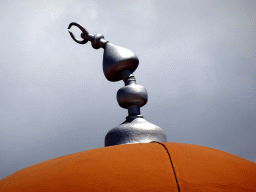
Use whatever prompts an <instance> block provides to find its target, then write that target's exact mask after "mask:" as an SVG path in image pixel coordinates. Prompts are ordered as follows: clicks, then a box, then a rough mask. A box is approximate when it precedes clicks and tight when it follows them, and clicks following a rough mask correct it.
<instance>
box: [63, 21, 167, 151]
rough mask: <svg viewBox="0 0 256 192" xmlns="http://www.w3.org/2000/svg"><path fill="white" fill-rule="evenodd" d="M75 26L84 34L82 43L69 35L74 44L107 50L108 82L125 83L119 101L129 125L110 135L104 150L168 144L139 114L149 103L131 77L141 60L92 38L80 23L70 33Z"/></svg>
mask: <svg viewBox="0 0 256 192" xmlns="http://www.w3.org/2000/svg"><path fill="white" fill-rule="evenodd" d="M73 25H75V26H77V27H78V28H79V29H80V30H81V31H82V34H81V38H82V39H83V40H79V39H76V38H75V37H74V35H73V34H72V32H70V31H69V33H70V35H71V37H72V39H73V40H74V41H75V42H77V43H79V44H85V43H87V42H88V41H91V43H92V47H93V48H94V49H99V48H103V49H104V56H103V71H104V75H105V77H106V78H107V79H108V80H109V81H119V80H123V81H124V83H125V86H124V87H122V88H121V89H119V90H118V92H117V101H118V104H119V106H120V107H122V108H125V109H128V116H127V117H126V121H124V122H123V123H122V124H120V125H118V126H117V127H115V128H113V129H111V130H110V131H109V132H108V133H107V135H106V137H105V146H112V145H120V144H127V143H149V142H152V141H159V142H166V135H165V133H164V131H163V130H162V129H161V128H160V127H158V126H156V125H154V124H152V123H150V122H148V121H146V120H145V119H144V118H143V116H142V115H141V113H140V107H142V106H144V105H145V104H146V103H147V100H148V94H147V91H146V89H145V88H144V87H143V86H141V85H137V84H136V79H135V77H134V75H133V74H132V73H133V72H134V71H135V70H136V68H137V67H138V65H139V59H138V57H137V56H136V55H135V54H134V53H133V52H132V51H130V50H128V49H126V48H123V47H119V46H116V45H113V44H111V43H109V42H108V41H105V40H104V36H103V35H101V34H97V35H92V34H90V33H88V32H87V30H86V29H84V28H83V27H82V26H81V25H80V24H78V23H74V22H72V23H70V24H69V27H68V29H70V28H71V27H72V26H73Z"/></svg>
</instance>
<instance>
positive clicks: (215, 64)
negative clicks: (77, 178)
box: [0, 0, 256, 179]
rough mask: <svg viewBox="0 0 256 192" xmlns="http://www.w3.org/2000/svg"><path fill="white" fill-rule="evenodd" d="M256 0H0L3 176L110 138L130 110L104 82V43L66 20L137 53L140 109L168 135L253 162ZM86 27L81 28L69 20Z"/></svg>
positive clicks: (0, 165)
mask: <svg viewBox="0 0 256 192" xmlns="http://www.w3.org/2000/svg"><path fill="white" fill-rule="evenodd" d="M255 10H256V2H255V1H235V0H234V1H217V0H202V1H178V0H177V1H149V0H147V1H106V0H104V1H103V0H102V1H95V0H94V1H89V0H86V1H78V0H72V1H71V0H70V1H63V0H61V1H39V0H38V1H37V0H36V1H35V0H31V1H7V0H3V1H1V2H0V23H1V25H0V42H1V46H0V61H1V62H0V90H1V99H0V109H1V110H0V122H1V124H0V179H1V178H3V177H5V176H7V175H9V174H11V173H13V172H15V171H17V170H19V169H22V168H24V167H27V166H30V165H33V164H36V163H39V162H42V161H45V160H48V159H52V158H54V157H58V156H62V155H66V154H71V153H75V152H79V151H83V150H88V149H92V148H98V147H103V145H104V137H105V135H106V133H107V132H108V130H110V129H111V128H113V127H115V126H117V125H118V124H120V123H122V122H123V121H124V120H125V117H126V116H127V110H125V109H122V108H120V107H119V106H118V103H117V101H116V92H117V91H118V89H119V88H121V87H123V86H124V85H123V82H121V81H120V82H116V83H112V82H109V81H107V79H106V78H105V77H104V74H103V71H102V55H103V49H100V50H95V49H93V48H92V47H91V45H90V44H89V43H88V44H86V45H79V44H77V43H75V42H74V41H73V40H72V39H71V37H70V36H69V33H68V31H67V27H68V25H69V23H70V22H79V23H81V24H82V25H83V26H84V27H85V28H86V29H87V30H88V31H89V32H90V33H93V34H96V33H101V34H103V35H104V36H105V39H106V40H108V41H110V42H111V43H113V44H116V45H118V46H122V47H125V48H128V49H130V50H131V51H133V52H134V53H135V54H136V55H137V56H138V57H139V59H140V65H139V67H138V68H137V70H136V71H135V72H134V75H135V77H136V79H137V83H138V84H139V85H143V86H144V87H145V88H146V89H147V91H148V97H149V100H148V103H147V104H146V105H145V106H144V107H142V108H141V112H142V115H143V116H144V118H145V119H146V120H148V121H149V122H152V123H154V124H156V125H158V126H160V127H161V128H163V129H164V130H165V132H166V134H167V140H168V142H179V143H190V144H196V145H202V146H207V147H211V148H215V149H219V150H223V151H226V152H229V153H232V154H234V155H237V156H240V157H243V158H246V159H248V160H251V161H253V162H256V152H255V149H256V127H255V125H256V118H255V114H256V94H255V91H256V90H255V88H256V83H255V82H256V79H255V77H256V37H255V31H256V22H255V19H256V12H255ZM72 31H73V32H74V33H75V34H76V35H79V31H78V30H76V29H75V27H74V29H73V28H72Z"/></svg>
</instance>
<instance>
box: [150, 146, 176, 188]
mask: <svg viewBox="0 0 256 192" xmlns="http://www.w3.org/2000/svg"><path fill="white" fill-rule="evenodd" d="M151 143H158V144H159V145H162V146H163V147H164V149H165V150H166V152H167V154H168V156H169V159H170V162H171V165H172V169H173V173H174V177H175V180H176V183H177V187H178V191H179V192H180V186H179V183H178V178H177V175H176V172H175V169H174V166H173V163H172V158H171V155H170V153H169V151H168V149H167V148H166V146H165V145H164V144H163V143H161V142H158V141H152V142H151Z"/></svg>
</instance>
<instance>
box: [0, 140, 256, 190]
mask: <svg viewBox="0 0 256 192" xmlns="http://www.w3.org/2000/svg"><path fill="white" fill-rule="evenodd" d="M255 181H256V164H255V163H253V162H250V161H248V160H245V159H242V158H240V157H237V156H234V155H231V154H229V153H226V152H223V151H219V150H215V149H211V148H207V147H202V146H197V145H190V144H180V143H158V142H154V143H147V144H126V145H117V146H111V147H103V148H98V149H92V150H87V151H83V152H79V153H75V154H71V155H66V156H62V157H58V158H55V159H52V160H48V161H45V162H42V163H39V164H36V165H33V166H30V167H27V168H25V169H22V170H20V171H18V172H16V173H14V174H12V175H10V176H8V177H6V178H4V179H2V180H1V181H0V191H4V192H10V191H12V192H16V191H17V192H18V191H19V192H22V191H24V192H31V191H37V192H41V191H56V192H58V191H60V192H66V191H70V192H71V191H72V192H78V191H83V192H84V191H92V192H93V191H104V192H105V191H161V192H164V191H168V192H169V191H177V192H178V191H232V192H236V191H256V182H255Z"/></svg>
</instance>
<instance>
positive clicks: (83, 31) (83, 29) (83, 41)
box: [68, 22, 89, 44]
mask: <svg viewBox="0 0 256 192" xmlns="http://www.w3.org/2000/svg"><path fill="white" fill-rule="evenodd" d="M73 25H75V26H77V27H78V28H79V29H80V30H81V31H82V34H83V36H88V34H89V33H88V31H87V30H86V29H85V28H83V26H82V25H80V24H78V23H75V22H72V23H70V24H69V26H68V29H70V28H71V27H72V26H73ZM68 32H69V34H70V36H71V37H72V39H73V40H74V41H75V42H77V43H79V44H85V43H87V42H88V40H87V39H83V40H79V39H77V38H75V36H74V35H73V33H72V32H71V31H69V30H68Z"/></svg>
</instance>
